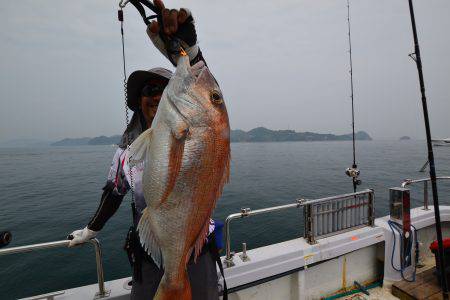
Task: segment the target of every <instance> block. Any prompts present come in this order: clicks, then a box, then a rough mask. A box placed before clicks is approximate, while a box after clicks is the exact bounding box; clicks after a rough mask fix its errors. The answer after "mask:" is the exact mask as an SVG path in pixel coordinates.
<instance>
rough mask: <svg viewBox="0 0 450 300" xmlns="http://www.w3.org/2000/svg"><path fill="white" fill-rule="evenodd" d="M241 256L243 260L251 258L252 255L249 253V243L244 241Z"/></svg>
mask: <svg viewBox="0 0 450 300" xmlns="http://www.w3.org/2000/svg"><path fill="white" fill-rule="evenodd" d="M239 257H240V258H241V260H242V261H243V262H246V261H249V260H250V257H248V255H247V243H242V254H241V255H239Z"/></svg>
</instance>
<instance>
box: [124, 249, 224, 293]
mask: <svg viewBox="0 0 450 300" xmlns="http://www.w3.org/2000/svg"><path fill="white" fill-rule="evenodd" d="M187 270H188V274H189V281H190V284H191V290H192V299H193V300H218V299H219V288H218V278H217V270H216V261H215V260H214V256H213V255H212V254H211V252H210V251H209V250H208V251H205V252H204V253H202V254H201V255H200V256H199V257H198V258H197V263H194V260H193V259H192V258H191V260H190V261H189V263H188V266H187ZM163 274H164V270H162V269H158V267H157V266H156V264H155V263H154V262H153V260H152V259H151V258H144V259H142V281H141V282H136V281H135V280H134V278H133V286H132V289H131V300H149V299H153V297H154V296H155V294H156V290H157V289H158V285H159V282H160V281H161V278H162V276H163Z"/></svg>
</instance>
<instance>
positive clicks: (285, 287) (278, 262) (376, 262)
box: [28, 206, 450, 300]
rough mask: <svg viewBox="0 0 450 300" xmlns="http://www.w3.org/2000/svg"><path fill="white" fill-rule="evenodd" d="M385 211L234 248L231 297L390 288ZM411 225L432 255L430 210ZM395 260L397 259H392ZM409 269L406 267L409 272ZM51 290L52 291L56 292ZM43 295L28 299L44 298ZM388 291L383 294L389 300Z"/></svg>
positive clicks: (444, 211)
mask: <svg viewBox="0 0 450 300" xmlns="http://www.w3.org/2000/svg"><path fill="white" fill-rule="evenodd" d="M440 209H441V220H442V224H443V236H448V235H449V234H450V206H441V207H440ZM388 218H389V217H388V216H386V217H383V218H378V219H376V220H375V226H374V227H363V228H359V229H355V230H352V231H348V232H344V233H341V234H337V235H335V236H331V237H327V238H323V239H319V240H318V242H317V243H316V244H314V245H310V244H308V243H307V241H306V240H305V239H304V238H298V239H294V240H290V241H286V242H282V243H278V244H273V245H269V246H265V247H261V248H257V249H252V250H248V251H247V255H248V257H249V258H250V260H248V261H245V262H244V261H242V260H241V259H240V258H239V254H241V253H237V254H236V255H235V257H234V263H235V266H233V267H230V268H226V269H225V276H226V279H227V284H228V288H229V290H230V291H231V293H230V295H229V299H230V300H238V299H242V300H244V299H245V300H253V299H255V300H256V299H258V300H261V299H268V300H269V299H302V300H303V299H305V300H306V299H320V298H322V297H327V296H330V295H333V294H336V293H339V292H342V291H344V290H348V289H349V288H351V287H352V286H353V285H354V281H358V282H359V283H361V284H369V283H371V282H375V281H377V280H379V279H380V278H381V276H382V275H383V274H384V282H383V283H384V287H385V289H387V290H388V289H389V287H390V285H391V284H392V283H393V282H395V281H400V280H401V275H400V274H399V273H398V272H396V271H394V270H393V269H392V267H391V264H390V256H391V251H392V248H391V244H392V232H391V231H390V229H389V226H388V225H387V220H388ZM411 221H412V224H413V225H415V226H416V228H417V229H418V237H419V241H420V261H421V262H425V261H430V260H432V259H434V258H433V255H432V253H431V252H430V251H429V249H428V245H429V244H430V243H431V241H433V240H434V239H435V231H434V212H433V209H430V210H423V208H415V209H413V210H411ZM394 263H398V262H397V261H395V262H394ZM409 271H411V270H406V271H405V273H408V272H409ZM129 280H130V278H124V279H119V280H114V281H109V282H106V283H105V286H106V289H107V290H108V291H109V297H108V298H106V299H129V296H130V287H129V286H128V284H127V283H128V282H129ZM97 291H98V285H97V284H93V285H90V286H83V287H79V288H74V289H69V290H65V291H60V292H56V293H58V294H59V295H55V296H53V297H54V298H53V299H70V300H78V299H94V297H95V294H96V292H97ZM56 293H55V294H56ZM42 296H43V295H41V296H38V297H32V298H28V299H50V298H45V297H44V298H42ZM387 297H389V296H387V295H386V294H385V295H384V296H383V298H384V299H387Z"/></svg>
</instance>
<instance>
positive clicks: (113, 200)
mask: <svg viewBox="0 0 450 300" xmlns="http://www.w3.org/2000/svg"><path fill="white" fill-rule="evenodd" d="M124 196H125V194H120V193H118V192H117V189H115V188H114V183H113V182H112V181H108V182H107V183H106V185H105V186H104V187H103V194H102V198H101V200H100V204H99V206H98V208H97V211H96V212H95V215H94V217H93V218H92V219H91V221H90V222H89V224H88V226H87V227H88V228H89V229H90V230H93V231H100V230H101V229H102V228H103V226H104V225H105V223H106V222H107V221H108V220H109V219H110V218H111V217H112V216H113V215H114V214H115V212H116V211H117V209H118V208H119V206H120V204H121V203H122V200H123V197H124Z"/></svg>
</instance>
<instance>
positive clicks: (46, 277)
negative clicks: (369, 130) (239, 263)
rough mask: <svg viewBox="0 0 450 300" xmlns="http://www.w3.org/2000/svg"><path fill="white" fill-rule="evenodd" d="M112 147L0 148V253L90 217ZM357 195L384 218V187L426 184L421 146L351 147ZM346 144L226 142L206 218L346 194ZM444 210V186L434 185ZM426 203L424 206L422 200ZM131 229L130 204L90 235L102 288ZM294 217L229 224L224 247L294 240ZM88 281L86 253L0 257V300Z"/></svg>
mask: <svg viewBox="0 0 450 300" xmlns="http://www.w3.org/2000/svg"><path fill="white" fill-rule="evenodd" d="M435 150H436V151H435V155H436V164H437V170H438V175H450V148H441V147H439V148H436V149H435ZM114 152H115V148H114V147H112V146H84V147H49V148H35V149H26V148H20V149H12V148H10V149H6V148H3V149H1V148H0V166H1V168H2V172H0V182H1V194H0V231H3V230H10V231H11V232H12V233H13V241H12V243H11V244H10V246H20V245H27V244H33V243H42V242H50V241H57V240H62V239H65V237H66V236H67V234H69V233H70V232H72V231H73V230H75V229H80V228H83V227H84V226H85V225H86V223H87V222H88V221H89V219H90V218H91V217H92V216H93V214H94V213H95V210H96V208H97V205H98V203H99V199H100V195H101V188H102V187H103V185H104V183H105V180H106V175H107V172H108V169H109V165H110V163H111V159H112V156H113V154H114ZM357 159H358V165H359V168H360V170H361V179H362V181H363V185H362V186H361V189H363V188H373V189H374V190H375V207H376V215H377V216H383V215H386V214H388V188H389V187H394V186H399V185H400V183H401V181H402V180H403V179H405V178H421V177H425V176H428V175H427V174H426V173H419V172H418V170H419V169H420V167H421V166H422V165H423V164H424V162H425V161H426V144H425V142H424V141H404V142H400V141H367V142H358V144H357ZM351 160H352V152H351V142H286V143H236V144H232V169H231V181H230V183H229V184H228V185H227V186H226V188H225V191H224V193H223V196H222V198H221V199H220V200H219V202H218V205H217V208H216V211H215V216H214V217H215V219H219V220H224V219H225V218H226V217H227V215H229V214H231V213H235V212H239V211H240V209H241V207H250V208H252V209H257V208H263V207H270V206H275V205H280V204H288V203H292V202H294V201H295V199H297V198H299V197H302V198H309V199H312V198H319V197H324V196H330V195H337V194H342V193H347V192H351V191H352V185H351V180H350V179H349V178H348V177H346V175H345V174H344V170H345V169H346V168H347V167H349V166H350V165H351ZM439 192H440V200H441V203H442V204H450V182H447V184H445V182H443V183H442V184H441V185H440V187H439ZM412 196H413V206H420V205H421V203H422V202H421V201H420V199H421V197H422V196H421V186H420V187H419V186H418V187H417V188H413V190H412ZM430 199H431V198H430ZM130 223H131V210H130V199H129V197H127V198H125V200H124V201H123V203H122V206H121V208H120V209H119V210H118V212H117V213H116V215H115V216H113V217H112V218H111V220H110V221H109V222H108V223H107V225H106V226H105V228H104V229H103V230H102V232H101V233H100V235H99V239H100V242H101V243H102V247H103V260H104V270H105V276H106V280H112V279H117V278H122V277H126V276H130V266H129V264H128V261H127V258H126V254H125V252H124V251H123V250H122V247H123V244H124V239H125V234H126V232H127V229H128V227H129V226H130ZM302 226H303V225H302V215H301V210H296V209H294V210H292V211H288V212H286V211H285V212H278V213H274V214H271V215H264V216H255V217H253V218H247V219H243V220H236V221H234V222H233V224H232V227H231V236H232V245H233V249H235V250H237V251H240V246H239V245H241V243H242V242H247V245H248V248H249V249H251V248H255V247H259V246H263V245H267V244H270V243H275V242H280V241H283V240H287V239H291V238H295V237H298V236H301V235H302V233H303V227H302ZM94 282H96V269H95V256H94V251H93V249H92V247H91V246H89V245H86V246H83V247H77V248H73V249H66V248H64V249H62V248H60V249H51V250H41V251H37V252H33V253H26V254H16V255H10V256H3V257H2V256H0V299H16V298H18V297H25V296H31V295H36V294H41V293H46V292H51V291H56V290H61V289H67V288H71V287H76V286H80V285H86V284H92V283H94Z"/></svg>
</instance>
